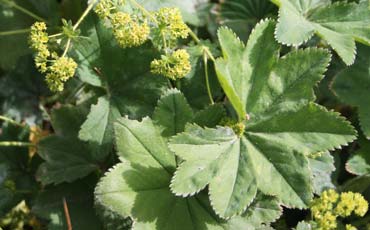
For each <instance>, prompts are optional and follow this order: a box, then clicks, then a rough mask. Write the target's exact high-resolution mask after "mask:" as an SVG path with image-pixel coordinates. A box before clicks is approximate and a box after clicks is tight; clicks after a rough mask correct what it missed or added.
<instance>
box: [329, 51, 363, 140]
mask: <svg viewBox="0 0 370 230" xmlns="http://www.w3.org/2000/svg"><path fill="white" fill-rule="evenodd" d="M369 52H370V48H369V47H365V46H360V47H359V53H358V58H357V60H356V63H355V64H354V65H353V66H351V67H349V68H347V69H345V70H344V71H342V72H340V73H339V74H338V75H337V76H336V78H335V79H334V82H333V84H332V89H333V90H334V92H335V94H336V95H337V96H338V97H339V99H340V100H341V101H343V102H344V103H346V104H349V105H352V106H355V107H358V112H359V119H360V125H361V128H362V131H363V133H364V134H365V136H366V137H367V139H370V106H369V104H370V97H369V89H370V70H369V68H370V59H369Z"/></svg>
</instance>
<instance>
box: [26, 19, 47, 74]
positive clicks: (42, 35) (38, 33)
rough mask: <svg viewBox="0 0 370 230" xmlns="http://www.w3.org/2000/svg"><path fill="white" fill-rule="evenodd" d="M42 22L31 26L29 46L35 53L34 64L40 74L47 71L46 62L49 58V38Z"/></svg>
mask: <svg viewBox="0 0 370 230" xmlns="http://www.w3.org/2000/svg"><path fill="white" fill-rule="evenodd" d="M46 29H47V28H46V24H45V23H44V22H35V23H34V24H33V25H32V26H31V34H30V46H31V48H32V49H33V50H34V51H35V52H36V57H35V63H36V67H37V68H38V69H39V71H40V72H41V73H45V72H46V71H47V65H46V63H47V61H48V57H49V56H50V51H49V49H48V45H47V44H48V42H49V37H48V33H47V32H46Z"/></svg>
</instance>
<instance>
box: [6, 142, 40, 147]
mask: <svg viewBox="0 0 370 230" xmlns="http://www.w3.org/2000/svg"><path fill="white" fill-rule="evenodd" d="M0 146H2V147H35V146H36V145H34V144H32V143H30V142H19V141H1V142H0Z"/></svg>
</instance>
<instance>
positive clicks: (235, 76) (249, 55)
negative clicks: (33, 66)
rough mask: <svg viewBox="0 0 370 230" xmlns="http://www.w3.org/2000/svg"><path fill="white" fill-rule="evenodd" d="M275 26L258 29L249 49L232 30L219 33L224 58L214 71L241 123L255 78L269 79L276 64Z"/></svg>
mask: <svg viewBox="0 0 370 230" xmlns="http://www.w3.org/2000/svg"><path fill="white" fill-rule="evenodd" d="M274 25H275V23H274V22H272V21H263V22H261V23H260V24H259V25H257V26H256V28H255V29H254V31H253V32H252V34H251V35H250V38H249V41H248V44H247V47H246V48H245V47H244V45H243V43H242V42H241V41H240V40H239V39H238V38H237V37H236V35H235V34H234V33H233V32H232V31H230V30H229V29H226V28H221V29H220V30H219V31H218V36H219V40H220V44H221V47H222V52H223V56H224V57H223V58H220V59H217V61H216V64H215V68H216V72H217V76H218V79H219V81H220V83H221V86H222V88H223V89H224V91H225V93H226V95H227V97H228V98H229V100H230V102H231V104H232V105H233V107H234V109H235V110H236V112H237V114H238V116H239V119H244V118H245V117H246V113H247V111H246V105H247V102H248V93H249V92H250V89H251V88H252V84H251V83H253V82H254V78H256V77H258V78H259V79H264V78H267V76H268V74H269V70H270V69H271V66H272V65H273V64H274V63H275V62H276V57H277V55H278V50H279V45H278V44H277V43H276V42H275V39H274V36H273V29H274ZM261 82H262V81H261Z"/></svg>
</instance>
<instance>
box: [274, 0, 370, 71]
mask: <svg viewBox="0 0 370 230" xmlns="http://www.w3.org/2000/svg"><path fill="white" fill-rule="evenodd" d="M273 2H274V3H275V4H277V5H278V6H279V7H280V11H279V23H278V25H277V27H276V38H277V40H278V41H279V42H281V43H283V44H287V45H295V46H296V45H300V44H302V43H303V42H305V41H307V40H308V39H309V38H311V37H312V36H313V35H314V34H317V35H319V36H320V37H322V38H323V39H324V40H326V41H327V42H328V43H329V45H330V46H331V47H332V48H333V49H334V50H335V51H336V52H337V53H338V55H339V56H340V57H341V58H342V60H343V61H344V62H345V63H346V64H347V65H351V64H353V62H354V61H355V57H356V44H355V41H358V42H361V43H364V44H367V45H370V24H369V23H370V9H369V1H367V0H360V2H359V3H347V2H337V3H333V4H331V2H330V1H329V0H313V1H299V0H273Z"/></svg>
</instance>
